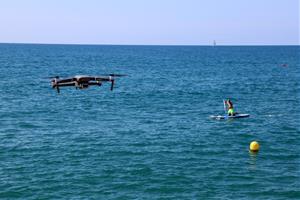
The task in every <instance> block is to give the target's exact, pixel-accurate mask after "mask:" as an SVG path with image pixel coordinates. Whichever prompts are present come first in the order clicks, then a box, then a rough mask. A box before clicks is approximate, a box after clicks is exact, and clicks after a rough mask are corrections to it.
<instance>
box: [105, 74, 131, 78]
mask: <svg viewBox="0 0 300 200" xmlns="http://www.w3.org/2000/svg"><path fill="white" fill-rule="evenodd" d="M102 76H112V77H122V76H127V75H126V74H102Z"/></svg>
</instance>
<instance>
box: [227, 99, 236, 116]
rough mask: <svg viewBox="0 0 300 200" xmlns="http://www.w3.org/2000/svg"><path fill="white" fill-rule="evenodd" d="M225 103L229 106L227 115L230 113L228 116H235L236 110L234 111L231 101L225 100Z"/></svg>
mask: <svg viewBox="0 0 300 200" xmlns="http://www.w3.org/2000/svg"><path fill="white" fill-rule="evenodd" d="M225 103H226V105H227V109H228V111H227V113H228V116H234V115H235V113H234V110H233V104H232V102H231V101H230V99H228V100H227V101H226V100H225Z"/></svg>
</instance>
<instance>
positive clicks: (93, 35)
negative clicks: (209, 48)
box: [0, 0, 300, 45]
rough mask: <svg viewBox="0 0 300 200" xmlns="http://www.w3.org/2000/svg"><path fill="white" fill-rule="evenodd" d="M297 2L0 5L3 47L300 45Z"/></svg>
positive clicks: (138, 0)
mask: <svg viewBox="0 0 300 200" xmlns="http://www.w3.org/2000/svg"><path fill="white" fill-rule="evenodd" d="M299 10H300V8H299V0H0V43H1V42H4V43H10V42H12V43H64V44H69V43H75V44H151V45H152V44H167V45H184V44H186V45H211V44H212V43H213V40H216V41H217V44H221V45H243V44H244V45H256V44H258V45H284V44H287V45H295V44H296V45H297V44H298V45H299V31H300V30H299V29H300V28H299V26H300V25H299Z"/></svg>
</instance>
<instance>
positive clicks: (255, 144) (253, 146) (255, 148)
mask: <svg viewBox="0 0 300 200" xmlns="http://www.w3.org/2000/svg"><path fill="white" fill-rule="evenodd" d="M249 149H250V151H251V152H258V150H259V144H258V142H256V141H253V142H251V143H250V147H249Z"/></svg>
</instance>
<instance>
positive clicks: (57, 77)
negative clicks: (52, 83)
mask: <svg viewBox="0 0 300 200" xmlns="http://www.w3.org/2000/svg"><path fill="white" fill-rule="evenodd" d="M46 78H52V79H54V78H55V79H59V76H48V77H46Z"/></svg>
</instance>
